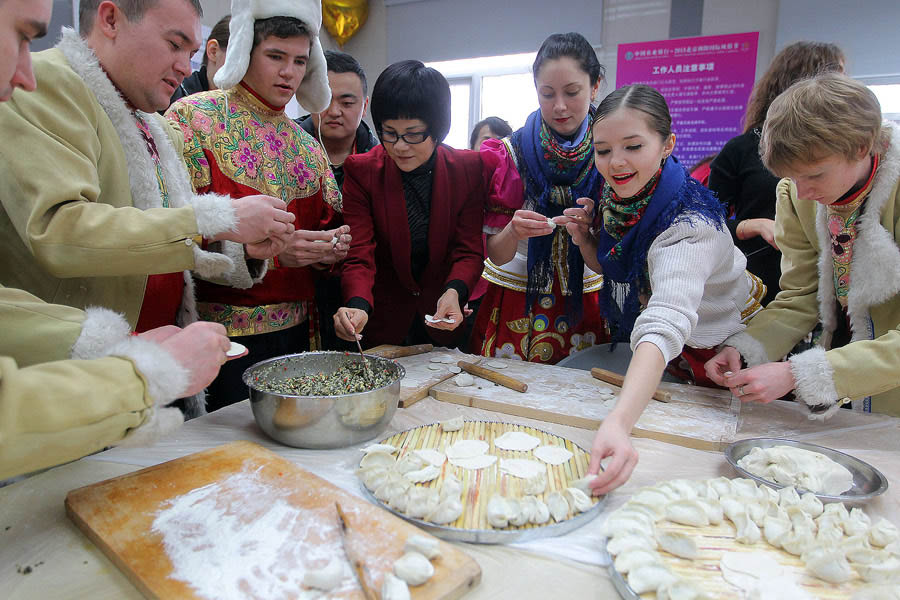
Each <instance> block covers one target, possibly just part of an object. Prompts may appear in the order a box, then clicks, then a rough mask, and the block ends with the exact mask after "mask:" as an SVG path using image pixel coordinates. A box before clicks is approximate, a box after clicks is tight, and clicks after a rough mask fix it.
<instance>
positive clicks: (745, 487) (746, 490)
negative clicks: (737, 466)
mask: <svg viewBox="0 0 900 600" xmlns="http://www.w3.org/2000/svg"><path fill="white" fill-rule="evenodd" d="M731 494H732V495H733V496H738V497H741V496H746V497H747V498H755V497H756V482H755V481H753V480H752V479H747V478H746V477H735V478H734V479H732V480H731Z"/></svg>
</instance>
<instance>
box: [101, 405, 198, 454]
mask: <svg viewBox="0 0 900 600" xmlns="http://www.w3.org/2000/svg"><path fill="white" fill-rule="evenodd" d="M152 410H153V413H152V414H151V415H150V418H149V419H147V422H146V423H144V424H143V425H141V426H140V427H136V428H135V429H132V430H131V431H130V432H129V433H128V435H126V436H125V437H124V438H122V440H121V441H120V442H118V443H117V444H114V445H115V446H122V447H125V448H134V447H138V446H150V445H151V444H153V443H154V442H156V441H157V440H159V439H160V438H161V437H163V436H165V435H167V434H169V433H172V432H173V431H175V430H176V429H178V428H179V427H181V426H182V424H184V417H182V416H181V411H180V410H178V409H177V408H161V407H157V408H154V409H152Z"/></svg>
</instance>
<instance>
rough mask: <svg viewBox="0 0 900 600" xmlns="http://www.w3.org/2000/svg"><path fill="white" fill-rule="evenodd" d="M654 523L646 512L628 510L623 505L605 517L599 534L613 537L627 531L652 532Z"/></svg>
mask: <svg viewBox="0 0 900 600" xmlns="http://www.w3.org/2000/svg"><path fill="white" fill-rule="evenodd" d="M654 523H655V522H654V520H653V519H651V518H650V517H648V516H647V514H646V513H642V512H638V511H635V510H629V509H628V508H627V506H625V507H622V508H620V509H618V510H616V511H615V512H613V513H612V514H610V515H609V517H607V519H606V522H605V523H603V526H602V527H601V529H600V535H603V536H605V537H613V536H616V535H622V534H624V533H627V532H629V531H633V532H637V533H653V531H654V529H655V525H654Z"/></svg>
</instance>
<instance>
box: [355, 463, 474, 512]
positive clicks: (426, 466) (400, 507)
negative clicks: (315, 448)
mask: <svg viewBox="0 0 900 600" xmlns="http://www.w3.org/2000/svg"><path fill="white" fill-rule="evenodd" d="M379 446H381V447H379V448H375V449H372V450H369V449H367V450H369V451H368V452H367V453H366V456H365V457H364V458H363V459H362V460H361V461H360V466H359V469H358V470H357V475H358V476H359V478H360V479H361V480H362V482H363V485H365V486H366V489H368V490H369V491H370V492H372V493H373V494H374V495H375V497H376V498H377V499H378V500H380V501H382V502H384V503H385V504H387V505H388V506H390V507H391V508H393V509H394V510H396V511H398V512H402V513H404V514H405V515H407V516H408V517H410V518H413V519H424V520H426V521H429V522H431V523H435V524H437V525H446V524H448V523H452V522H454V521H456V520H457V519H458V518H459V517H460V515H462V512H463V505H462V502H461V500H460V497H461V494H462V482H460V480H459V478H457V477H456V476H455V475H453V474H449V475H447V476H446V477H445V478H444V480H443V481H442V482H441V484H440V486H434V487H423V486H419V485H416V484H417V483H424V482H427V481H431V480H433V479H436V478H437V477H439V476H440V474H441V468H440V466H439V465H440V464H443V462H444V460H445V457H444V455H443V454H442V453H440V452H437V451H431V452H427V451H425V450H416V451H413V452H407V453H406V454H404V455H403V457H402V458H401V459H400V460H397V459H395V458H394V457H393V456H392V454H393V452H396V451H397V449H396V448H394V447H393V446H385V445H379ZM370 448H371V447H370ZM438 455H440V456H438ZM435 463H438V464H435Z"/></svg>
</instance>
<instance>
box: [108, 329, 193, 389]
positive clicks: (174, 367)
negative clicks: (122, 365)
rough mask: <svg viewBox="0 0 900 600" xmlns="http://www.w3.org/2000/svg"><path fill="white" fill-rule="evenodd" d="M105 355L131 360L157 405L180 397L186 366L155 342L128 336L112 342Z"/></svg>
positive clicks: (183, 385)
mask: <svg viewBox="0 0 900 600" xmlns="http://www.w3.org/2000/svg"><path fill="white" fill-rule="evenodd" d="M106 355H107V356H120V357H123V358H127V359H129V360H131V361H132V362H133V363H134V366H135V367H136V368H137V370H138V371H139V372H140V373H141V375H143V376H144V379H145V380H146V381H147V392H148V393H149V394H150V397H151V398H152V399H153V402H154V403H155V404H157V405H158V406H165V405H166V404H168V403H170V402H172V401H173V400H176V399H178V398H180V397H181V396H183V395H184V392H185V390H186V389H187V387H188V380H189V376H188V372H187V370H186V369H185V368H184V367H182V366H181V365H180V364H178V362H176V361H175V358H174V357H172V355H171V354H169V353H168V352H167V351H166V350H165V349H163V347H162V346H160V345H159V344H156V343H154V342H150V341H147V340H143V339H141V338H139V337H137V336H131V337H129V338H128V339H127V340H124V341H121V342H119V343H118V344H116V345H114V346H112V347H111V348H110V349H109V351H108V352H107V353H106Z"/></svg>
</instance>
